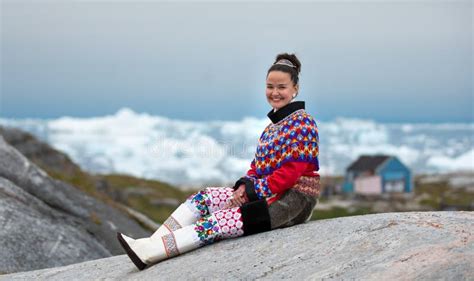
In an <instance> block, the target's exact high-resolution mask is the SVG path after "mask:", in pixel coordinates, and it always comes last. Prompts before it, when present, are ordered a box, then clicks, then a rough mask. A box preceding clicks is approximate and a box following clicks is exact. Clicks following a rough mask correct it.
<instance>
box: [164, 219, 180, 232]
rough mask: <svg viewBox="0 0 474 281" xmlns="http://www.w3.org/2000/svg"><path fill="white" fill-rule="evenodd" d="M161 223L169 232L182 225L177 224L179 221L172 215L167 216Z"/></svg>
mask: <svg viewBox="0 0 474 281" xmlns="http://www.w3.org/2000/svg"><path fill="white" fill-rule="evenodd" d="M163 225H164V226H165V227H166V228H168V230H169V231H170V232H171V231H175V230H177V229H180V228H181V227H183V226H182V225H180V224H179V222H178V221H177V220H176V219H175V218H173V216H170V217H168V218H167V219H166V220H165V222H164V223H163Z"/></svg>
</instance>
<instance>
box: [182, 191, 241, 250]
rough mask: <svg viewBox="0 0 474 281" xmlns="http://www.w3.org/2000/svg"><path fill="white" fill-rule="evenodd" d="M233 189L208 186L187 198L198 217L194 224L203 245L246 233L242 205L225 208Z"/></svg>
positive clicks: (187, 202) (187, 203)
mask: <svg viewBox="0 0 474 281" xmlns="http://www.w3.org/2000/svg"><path fill="white" fill-rule="evenodd" d="M233 191H234V190H233V189H232V188H231V187H207V188H205V189H203V190H201V191H199V192H196V193H194V194H192V195H191V196H189V197H188V198H187V199H186V202H185V204H186V205H188V207H189V208H190V209H191V210H192V211H193V212H194V213H195V215H196V218H198V219H197V221H196V223H194V225H193V226H194V231H195V232H196V239H198V240H199V244H200V245H201V246H202V245H207V244H211V243H214V242H215V241H218V240H222V239H228V238H234V237H239V236H242V235H243V234H244V231H243V229H242V227H243V221H242V214H241V212H240V207H233V208H227V209H225V208H224V207H225V205H226V204H227V202H228V201H229V200H230V199H231V198H232V195H233Z"/></svg>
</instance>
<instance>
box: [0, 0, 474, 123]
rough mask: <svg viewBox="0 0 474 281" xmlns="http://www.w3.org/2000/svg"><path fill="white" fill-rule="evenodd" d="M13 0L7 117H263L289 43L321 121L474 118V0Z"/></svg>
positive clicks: (0, 101) (304, 92) (5, 38)
mask: <svg viewBox="0 0 474 281" xmlns="http://www.w3.org/2000/svg"><path fill="white" fill-rule="evenodd" d="M0 1H1V6H0V8H1V11H0V12H1V26H0V27H1V37H0V39H1V45H0V46H1V49H0V54H1V56H0V59H1V62H0V66H1V69H0V70H1V71H0V77H1V80H0V82H1V87H0V89H1V94H0V117H3V118H58V117H61V116H73V117H91V116H103V115H108V114H114V113H115V112H117V111H118V110H119V109H121V108H125V107H126V108H130V109H132V110H134V111H135V112H144V113H145V112H146V113H149V114H152V115H159V116H166V117H169V118H177V119H182V120H194V121H207V120H241V119H242V118H244V117H247V116H250V117H258V118H261V117H264V116H265V115H266V114H267V112H268V111H269V110H270V109H271V108H270V106H269V105H268V103H267V102H266V100H265V77H266V73H267V70H268V68H269V67H270V66H271V64H272V63H273V62H274V58H275V56H276V54H278V53H280V52H290V53H296V55H297V56H298V57H299V58H300V60H301V62H302V71H301V76H300V92H299V100H304V101H306V105H307V109H308V111H309V112H310V113H311V114H312V115H313V116H314V117H315V118H316V119H318V120H324V121H328V120H333V119H335V118H338V117H346V118H362V119H371V120H375V121H377V122H387V123H391V122H393V123H400V122H410V123H445V122H463V123H466V122H468V123H470V122H474V113H473V112H474V97H473V55H472V53H473V35H472V34H473V33H472V27H473V2H472V1H406V0H404V1H381V0H379V1H355V2H349V1H305V2H297V3H294V2H291V3H290V2H289V1H278V2H276V1H261V2H226V3H217V2H201V1H193V2H178V3H170V2H158V1H137V2H132V1H112V0H109V1H21V0H20V1H6V0H0Z"/></svg>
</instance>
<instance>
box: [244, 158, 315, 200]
mask: <svg viewBox="0 0 474 281" xmlns="http://www.w3.org/2000/svg"><path fill="white" fill-rule="evenodd" d="M308 165H313V164H311V163H307V162H287V163H285V164H283V165H282V166H281V167H280V168H279V169H277V170H275V171H274V172H273V173H272V174H271V175H269V176H267V177H263V178H252V177H248V176H247V177H244V178H241V179H240V180H239V181H238V182H237V183H244V184H245V193H246V194H247V197H248V198H249V199H250V201H254V200H257V199H262V198H265V197H270V196H272V195H273V194H275V193H282V192H284V191H285V190H287V189H289V188H291V187H293V185H294V184H295V183H296V181H297V180H298V178H299V177H300V176H301V175H302V174H303V173H304V172H305V171H306V170H307V168H308ZM310 167H314V166H310Z"/></svg>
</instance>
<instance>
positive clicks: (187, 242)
mask: <svg viewBox="0 0 474 281" xmlns="http://www.w3.org/2000/svg"><path fill="white" fill-rule="evenodd" d="M117 239H118V240H119V242H120V244H121V245H122V247H123V248H124V249H125V252H126V253H127V255H128V256H129V258H130V259H131V260H132V262H133V263H134V264H135V265H136V267H138V269H140V270H143V269H145V268H146V267H147V266H149V265H152V264H155V263H158V262H160V261H162V260H165V259H167V258H171V257H174V256H177V255H179V254H182V253H185V252H188V251H191V250H193V249H196V248H199V247H200V240H199V237H198V236H197V234H196V231H195V230H194V225H189V226H185V227H183V228H180V229H178V230H176V231H173V232H171V233H169V234H166V235H164V236H162V237H158V236H154V237H149V238H141V239H132V238H130V237H128V236H126V235H123V234H121V233H117Z"/></svg>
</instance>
